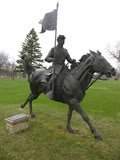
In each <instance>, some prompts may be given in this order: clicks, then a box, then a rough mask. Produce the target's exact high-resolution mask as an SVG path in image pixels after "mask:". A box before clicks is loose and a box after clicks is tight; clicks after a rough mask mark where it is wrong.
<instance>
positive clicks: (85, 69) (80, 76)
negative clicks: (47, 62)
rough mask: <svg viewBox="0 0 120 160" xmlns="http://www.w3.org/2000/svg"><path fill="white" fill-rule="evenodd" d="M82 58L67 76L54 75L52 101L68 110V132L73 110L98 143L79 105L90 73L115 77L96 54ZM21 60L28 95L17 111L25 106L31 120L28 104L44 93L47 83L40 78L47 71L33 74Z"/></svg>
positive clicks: (32, 70)
mask: <svg viewBox="0 0 120 160" xmlns="http://www.w3.org/2000/svg"><path fill="white" fill-rule="evenodd" d="M84 57H86V58H84V61H82V62H80V63H78V65H77V66H75V67H74V68H72V69H68V70H67V72H63V73H62V71H61V73H60V75H58V77H57V78H56V81H55V87H54V93H55V94H54V98H53V100H54V101H58V102H63V103H66V104H67V105H68V106H69V107H68V113H67V124H66V128H67V130H68V131H69V132H71V133H74V130H73V129H72V128H71V124H70V122H71V117H72V112H73V110H75V111H76V112H78V113H79V114H80V115H81V116H82V118H83V120H84V121H85V122H86V123H87V124H88V126H89V127H90V130H91V133H92V134H93V135H94V138H95V139H97V140H102V136H101V135H100V133H99V132H98V131H97V129H96V128H95V127H94V126H93V124H92V122H91V120H90V119H89V117H88V115H87V114H86V113H85V112H84V110H83V109H82V107H81V104H80V102H81V101H82V100H83V98H84V96H85V94H86V90H87V89H88V88H89V87H90V85H91V83H92V79H93V75H94V73H96V72H97V73H99V75H100V76H101V75H106V76H107V77H111V76H115V74H116V71H115V69H114V68H113V67H112V66H111V65H110V63H109V62H108V61H107V60H106V59H105V58H104V57H103V56H102V54H101V52H99V51H97V52H94V51H91V50H90V53H89V54H87V55H86V56H84ZM22 59H23V61H24V63H25V67H26V71H27V73H28V81H29V84H30V90H31V93H30V95H29V96H28V98H27V100H26V101H25V102H24V103H23V104H22V105H21V108H24V107H25V105H26V104H27V103H28V102H29V108H30V116H31V118H34V117H35V114H34V113H33V110H32V101H33V100H35V99H37V98H38V96H39V95H40V94H41V93H44V94H46V93H47V88H48V83H43V82H42V79H43V77H44V76H45V75H46V71H47V69H45V68H41V69H36V70H35V69H34V68H33V67H32V65H30V64H29V62H28V59H27V58H25V57H22ZM100 76H99V77H100ZM96 80H97V79H96Z"/></svg>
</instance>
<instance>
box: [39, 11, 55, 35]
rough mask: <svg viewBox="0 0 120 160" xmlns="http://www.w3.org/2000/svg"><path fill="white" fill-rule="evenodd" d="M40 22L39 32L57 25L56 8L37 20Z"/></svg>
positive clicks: (51, 29) (50, 29)
mask: <svg viewBox="0 0 120 160" xmlns="http://www.w3.org/2000/svg"><path fill="white" fill-rule="evenodd" d="M39 23H40V24H42V29H41V33H44V32H45V31H46V30H49V31H53V30H55V29H56V26H57V9H54V10H53V11H52V12H49V13H46V14H45V16H44V18H43V19H42V20H40V22H39Z"/></svg>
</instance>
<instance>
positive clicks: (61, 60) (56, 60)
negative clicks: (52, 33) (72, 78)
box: [45, 35, 76, 99]
mask: <svg viewBox="0 0 120 160" xmlns="http://www.w3.org/2000/svg"><path fill="white" fill-rule="evenodd" d="M64 41H65V36H64V35H59V36H58V38H57V42H58V45H57V46H56V47H53V48H52V49H51V50H50V52H49V53H48V55H47V57H46V58H45V61H46V62H53V65H52V66H53V75H52V77H51V81H50V85H52V89H51V91H49V90H50V87H48V91H49V92H48V93H47V96H48V97H49V98H51V99H52V98H53V94H54V93H53V92H54V81H55V79H56V78H57V76H58V74H59V73H60V72H61V70H62V69H63V68H64V67H65V60H67V61H68V62H69V63H72V64H73V63H76V61H75V59H71V57H70V55H69V53H68V51H67V49H65V48H63V45H64ZM52 82H53V83H52Z"/></svg>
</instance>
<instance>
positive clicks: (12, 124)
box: [5, 114, 28, 134]
mask: <svg viewBox="0 0 120 160" xmlns="http://www.w3.org/2000/svg"><path fill="white" fill-rule="evenodd" d="M5 121H6V129H7V130H8V131H9V132H10V133H12V134H14V133H17V132H19V131H22V130H25V129H26V128H28V117H27V115H25V114H18V115H15V116H12V117H9V118H6V119H5Z"/></svg>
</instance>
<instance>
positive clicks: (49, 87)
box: [46, 78, 54, 99]
mask: <svg viewBox="0 0 120 160" xmlns="http://www.w3.org/2000/svg"><path fill="white" fill-rule="evenodd" d="M53 94H54V87H53V86H52V78H51V79H50V82H49V84H48V92H47V93H46V96H47V97H48V98H50V99H53Z"/></svg>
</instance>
